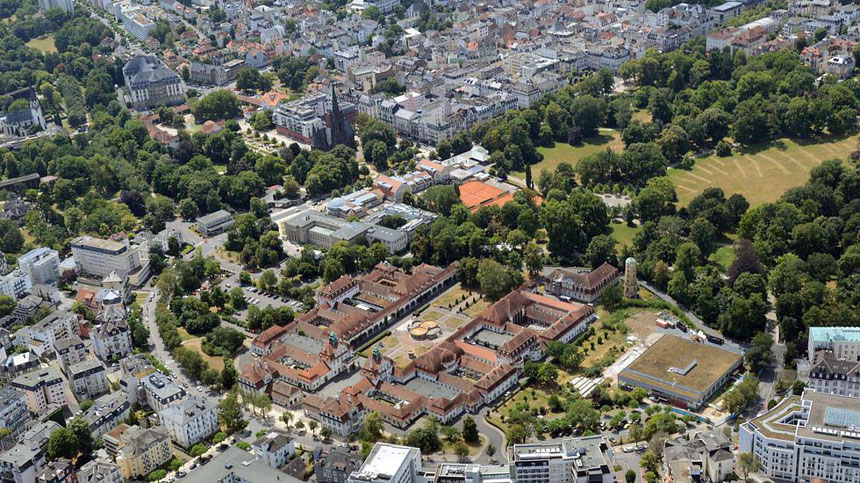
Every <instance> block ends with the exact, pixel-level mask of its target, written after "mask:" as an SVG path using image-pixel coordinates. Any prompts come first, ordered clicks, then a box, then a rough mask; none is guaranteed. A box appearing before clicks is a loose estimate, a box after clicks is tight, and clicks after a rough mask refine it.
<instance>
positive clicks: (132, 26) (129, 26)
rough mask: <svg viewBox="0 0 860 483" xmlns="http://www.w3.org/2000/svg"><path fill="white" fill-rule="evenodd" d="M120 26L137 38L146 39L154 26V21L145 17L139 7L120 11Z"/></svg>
mask: <svg viewBox="0 0 860 483" xmlns="http://www.w3.org/2000/svg"><path fill="white" fill-rule="evenodd" d="M122 26H123V27H124V28H125V29H126V30H127V31H128V33H130V34H131V35H133V36H135V37H136V38H137V39H138V40H146V38H147V37H149V32H151V31H152V30H153V29H154V28H155V22H153V21H152V20H150V19H148V18H146V16H145V15H143V13H142V12H141V11H140V9H139V8H137V7H135V8H131V9H128V10H123V11H122Z"/></svg>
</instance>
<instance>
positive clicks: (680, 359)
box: [618, 334, 743, 409]
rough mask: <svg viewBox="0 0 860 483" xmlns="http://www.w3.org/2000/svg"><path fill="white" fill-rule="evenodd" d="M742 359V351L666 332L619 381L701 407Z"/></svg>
mask: <svg viewBox="0 0 860 483" xmlns="http://www.w3.org/2000/svg"><path fill="white" fill-rule="evenodd" d="M742 363H743V355H741V354H738V353H735V352H732V351H729V350H726V349H721V348H718V347H715V346H712V345H709V344H702V343H699V342H694V341H692V340H689V339H683V338H681V337H677V336H674V335H669V334H664V335H663V336H662V337H660V339H658V340H657V342H655V343H654V344H653V345H651V347H649V348H648V349H646V350H645V351H644V352H643V353H642V354H641V355H640V356H639V357H637V358H636V360H635V361H633V362H632V363H631V364H630V365H629V366H627V367H626V368H625V369H624V370H622V371H621V373H620V374H618V383H619V384H620V385H626V386H630V387H642V388H645V389H647V390H649V391H650V392H651V393H652V394H654V395H655V396H657V397H658V398H660V399H663V400H666V401H668V402H669V403H670V404H673V405H676V406H680V407H682V408H690V409H698V408H700V407H702V405H703V404H705V402H706V401H707V400H708V399H710V398H711V397H712V396H713V395H714V394H716V393H717V391H719V390H720V388H722V387H723V386H724V385H725V384H726V383H727V382H728V381H729V377H730V376H731V375H732V373H734V372H735V371H736V370H737V369H738V368H739V367H740V366H741V364H742Z"/></svg>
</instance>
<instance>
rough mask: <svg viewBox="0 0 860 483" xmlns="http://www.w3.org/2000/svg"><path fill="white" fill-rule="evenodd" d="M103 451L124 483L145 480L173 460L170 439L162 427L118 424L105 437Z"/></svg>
mask: <svg viewBox="0 0 860 483" xmlns="http://www.w3.org/2000/svg"><path fill="white" fill-rule="evenodd" d="M103 441H104V445H105V450H107V452H108V454H110V455H112V456H114V457H115V458H116V464H117V465H118V466H119V470H120V473H121V474H122V479H123V480H124V481H127V480H130V479H134V478H135V477H139V476H146V475H148V474H150V473H151V472H153V471H154V470H156V469H157V468H158V467H159V466H161V465H163V464H165V463H167V462H168V461H170V459H171V458H172V457H173V448H172V447H171V445H170V436H168V434H167V432H166V431H164V429H163V428H161V427H156V428H151V429H142V428H140V427H138V426H129V425H127V424H120V425H119V426H117V427H116V428H114V429H113V430H111V431H108V432H107V433H105V435H104V438H103Z"/></svg>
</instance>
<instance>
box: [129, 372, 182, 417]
mask: <svg viewBox="0 0 860 483" xmlns="http://www.w3.org/2000/svg"><path fill="white" fill-rule="evenodd" d="M140 382H141V384H142V385H143V391H144V395H145V398H146V403H147V404H148V405H149V407H150V408H152V410H153V411H155V412H161V411H163V410H165V409H166V408H167V406H168V405H170V403H172V402H175V401H179V400H180V399H182V398H184V397H185V389H182V387H181V386H179V385H177V384H175V383H174V382H173V381H171V380H170V379H168V378H167V377H166V376H163V375H161V374H150V375H149V376H146V377H144V378H142V379H141V380H140Z"/></svg>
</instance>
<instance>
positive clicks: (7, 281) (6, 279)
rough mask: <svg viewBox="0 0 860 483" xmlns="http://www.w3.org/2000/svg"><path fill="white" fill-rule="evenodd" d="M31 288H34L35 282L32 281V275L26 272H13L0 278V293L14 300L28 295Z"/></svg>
mask: <svg viewBox="0 0 860 483" xmlns="http://www.w3.org/2000/svg"><path fill="white" fill-rule="evenodd" d="M31 288H33V281H32V280H31V279H30V274H29V273H27V272H25V271H24V270H20V269H19V270H13V271H12V272H9V273H7V274H6V275H3V277H0V293H2V294H4V295H8V296H10V297H12V298H13V299H19V298H21V297H23V296H25V295H27V294H28V293H30V289H31Z"/></svg>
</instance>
